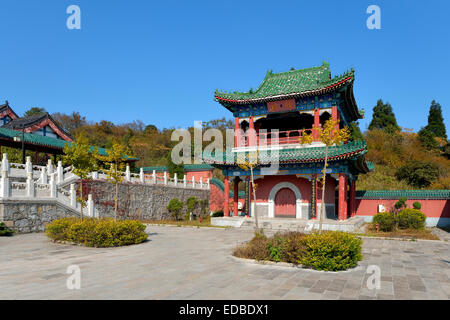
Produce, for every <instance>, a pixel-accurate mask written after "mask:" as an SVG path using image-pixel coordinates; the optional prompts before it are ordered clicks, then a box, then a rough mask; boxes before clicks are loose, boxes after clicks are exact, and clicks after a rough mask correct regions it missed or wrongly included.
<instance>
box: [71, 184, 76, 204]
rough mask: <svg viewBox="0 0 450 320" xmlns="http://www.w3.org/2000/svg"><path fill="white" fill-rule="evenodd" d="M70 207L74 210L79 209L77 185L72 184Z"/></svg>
mask: <svg viewBox="0 0 450 320" xmlns="http://www.w3.org/2000/svg"><path fill="white" fill-rule="evenodd" d="M70 205H71V206H72V207H74V208H76V207H77V192H76V190H75V183H71V184H70Z"/></svg>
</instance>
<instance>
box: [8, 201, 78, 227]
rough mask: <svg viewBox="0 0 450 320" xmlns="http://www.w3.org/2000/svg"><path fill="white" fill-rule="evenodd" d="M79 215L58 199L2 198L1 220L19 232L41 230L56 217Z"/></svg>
mask: <svg viewBox="0 0 450 320" xmlns="http://www.w3.org/2000/svg"><path fill="white" fill-rule="evenodd" d="M73 216H76V217H78V216H79V215H78V213H77V212H76V211H74V210H71V209H70V208H68V207H66V206H64V205H61V204H60V203H58V202H56V200H0V221H2V222H5V224H6V225H7V226H8V227H9V228H11V229H13V230H14V231H16V232H18V233H28V232H40V231H44V230H45V226H46V225H47V224H48V223H50V222H51V221H53V220H54V219H58V218H64V217H73Z"/></svg>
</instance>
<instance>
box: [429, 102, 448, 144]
mask: <svg viewBox="0 0 450 320" xmlns="http://www.w3.org/2000/svg"><path fill="white" fill-rule="evenodd" d="M426 128H427V130H429V131H430V132H432V133H433V135H434V136H435V137H439V138H443V139H447V133H446V131H445V124H444V117H443V116H442V109H441V105H440V104H439V103H437V102H436V101H434V100H433V101H431V106H430V112H429V114H428V125H427V126H426Z"/></svg>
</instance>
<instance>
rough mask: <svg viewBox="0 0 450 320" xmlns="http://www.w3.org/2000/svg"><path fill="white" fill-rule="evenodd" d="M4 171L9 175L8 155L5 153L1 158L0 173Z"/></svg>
mask: <svg viewBox="0 0 450 320" xmlns="http://www.w3.org/2000/svg"><path fill="white" fill-rule="evenodd" d="M5 170H6V173H7V174H8V176H9V174H10V167H9V161H8V155H7V154H6V153H4V154H3V158H2V172H3V171H5Z"/></svg>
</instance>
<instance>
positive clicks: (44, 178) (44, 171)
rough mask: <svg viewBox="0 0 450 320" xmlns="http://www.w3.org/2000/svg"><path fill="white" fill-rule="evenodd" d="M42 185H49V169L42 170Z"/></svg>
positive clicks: (43, 168)
mask: <svg viewBox="0 0 450 320" xmlns="http://www.w3.org/2000/svg"><path fill="white" fill-rule="evenodd" d="M40 181H41V183H45V184H47V182H48V179H47V169H46V168H45V167H42V169H41V178H40Z"/></svg>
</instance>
